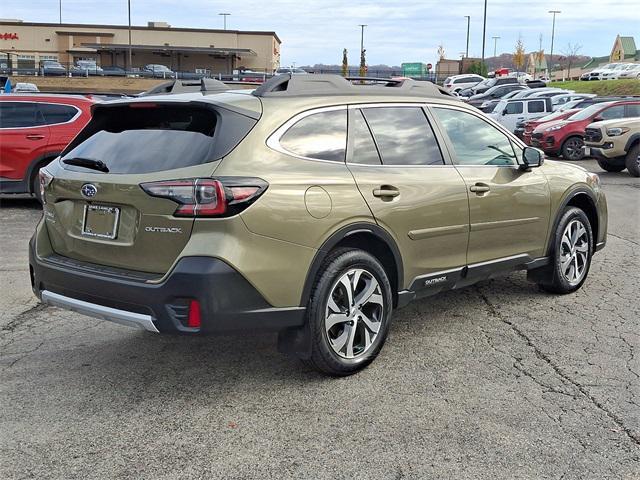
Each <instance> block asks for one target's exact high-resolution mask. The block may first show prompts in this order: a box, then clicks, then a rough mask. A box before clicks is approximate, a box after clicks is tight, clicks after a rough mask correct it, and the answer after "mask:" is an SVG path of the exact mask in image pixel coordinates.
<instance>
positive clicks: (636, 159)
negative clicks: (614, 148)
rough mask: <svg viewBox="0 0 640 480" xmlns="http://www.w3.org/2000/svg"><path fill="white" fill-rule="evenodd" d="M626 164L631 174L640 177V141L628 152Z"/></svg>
mask: <svg viewBox="0 0 640 480" xmlns="http://www.w3.org/2000/svg"><path fill="white" fill-rule="evenodd" d="M625 166H626V167H627V171H628V172H629V175H631V176H632V177H640V143H636V144H635V145H634V146H633V147H631V148H630V149H629V151H628V152H627V157H626V159H625Z"/></svg>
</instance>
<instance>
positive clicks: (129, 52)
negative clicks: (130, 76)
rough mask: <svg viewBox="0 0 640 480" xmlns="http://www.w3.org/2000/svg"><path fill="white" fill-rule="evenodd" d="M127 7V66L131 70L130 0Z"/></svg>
mask: <svg viewBox="0 0 640 480" xmlns="http://www.w3.org/2000/svg"><path fill="white" fill-rule="evenodd" d="M127 8H128V13H129V49H128V50H127V57H128V61H127V66H128V67H129V70H131V69H132V68H133V66H132V65H131V0H127Z"/></svg>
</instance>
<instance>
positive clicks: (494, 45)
mask: <svg viewBox="0 0 640 480" xmlns="http://www.w3.org/2000/svg"><path fill="white" fill-rule="evenodd" d="M491 38H493V57H494V58H495V57H496V52H497V48H498V39H499V38H500V37H491Z"/></svg>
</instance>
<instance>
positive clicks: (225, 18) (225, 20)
mask: <svg viewBox="0 0 640 480" xmlns="http://www.w3.org/2000/svg"><path fill="white" fill-rule="evenodd" d="M218 15H222V18H224V29H225V30H226V29H227V17H228V16H229V15H231V14H230V13H219V14H218Z"/></svg>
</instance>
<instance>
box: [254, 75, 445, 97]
mask: <svg viewBox="0 0 640 480" xmlns="http://www.w3.org/2000/svg"><path fill="white" fill-rule="evenodd" d="M253 95H255V96H256V97H303V96H317V95H408V96H420V97H437V96H442V95H444V96H451V95H450V94H449V92H447V91H446V90H444V89H443V88H441V87H439V86H437V85H436V84H434V83H431V82H425V81H418V80H413V79H411V78H377V77H346V78H345V77H341V76H340V75H334V74H311V75H291V74H288V73H287V74H284V75H276V76H275V77H272V78H270V79H269V80H267V81H266V82H265V83H263V84H262V85H261V86H259V87H258V88H256V89H255V90H254V91H253Z"/></svg>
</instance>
